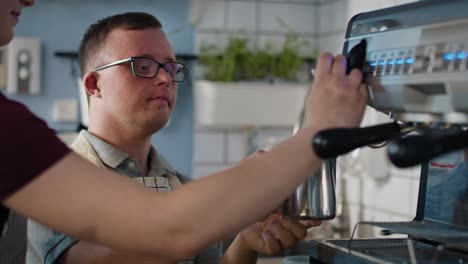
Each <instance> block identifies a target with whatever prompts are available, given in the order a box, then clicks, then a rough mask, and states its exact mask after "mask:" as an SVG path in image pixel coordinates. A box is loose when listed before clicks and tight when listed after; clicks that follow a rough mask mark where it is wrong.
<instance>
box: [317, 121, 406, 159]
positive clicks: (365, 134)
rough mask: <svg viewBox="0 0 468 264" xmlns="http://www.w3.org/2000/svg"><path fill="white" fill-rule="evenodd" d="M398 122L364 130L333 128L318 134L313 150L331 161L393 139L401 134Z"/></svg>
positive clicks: (322, 157)
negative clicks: (361, 148) (355, 150)
mask: <svg viewBox="0 0 468 264" xmlns="http://www.w3.org/2000/svg"><path fill="white" fill-rule="evenodd" d="M401 128H402V127H401V126H400V125H399V124H397V123H396V122H392V123H385V124H381V125H375V126H370V127H364V128H332V129H327V130H323V131H320V132H318V133H317V134H316V135H315V136H314V138H313V140H312V148H313V149H314V151H315V153H316V154H317V156H319V157H320V158H321V159H330V158H334V157H337V156H339V155H343V154H346V153H348V152H350V151H352V150H354V149H357V148H360V147H363V146H367V145H370V144H376V143H380V142H383V141H386V140H389V139H393V138H394V137H396V136H399V135H400V134H401Z"/></svg>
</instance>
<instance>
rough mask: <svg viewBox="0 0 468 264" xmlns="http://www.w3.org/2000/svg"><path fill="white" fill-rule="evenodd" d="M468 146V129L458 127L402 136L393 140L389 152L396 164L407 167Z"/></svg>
mask: <svg viewBox="0 0 468 264" xmlns="http://www.w3.org/2000/svg"><path fill="white" fill-rule="evenodd" d="M466 147H468V131H461V130H460V129H456V130H448V131H435V132H432V133H428V134H424V135H414V136H408V137H405V138H401V139H398V140H396V141H395V142H393V143H392V144H391V145H390V146H389V147H388V149H387V152H388V156H389V158H390V160H391V161H392V163H393V164H395V166H397V167H400V168H405V167H411V166H415V165H418V164H420V163H422V162H425V161H429V160H431V159H433V158H435V157H436V156H439V155H442V154H446V153H448V152H451V151H454V150H458V149H462V148H466Z"/></svg>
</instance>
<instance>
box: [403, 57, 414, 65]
mask: <svg viewBox="0 0 468 264" xmlns="http://www.w3.org/2000/svg"><path fill="white" fill-rule="evenodd" d="M413 62H414V59H413V58H406V60H405V63H407V64H411V63H413Z"/></svg>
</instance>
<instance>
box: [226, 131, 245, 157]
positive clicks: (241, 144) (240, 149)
mask: <svg viewBox="0 0 468 264" xmlns="http://www.w3.org/2000/svg"><path fill="white" fill-rule="evenodd" d="M247 144H248V142H247V137H246V135H245V133H242V132H237V131H232V132H229V133H227V146H226V147H227V150H226V151H227V162H228V163H229V164H233V163H237V162H239V161H240V160H241V159H243V158H244V157H245V156H246V155H247V150H248V145H247Z"/></svg>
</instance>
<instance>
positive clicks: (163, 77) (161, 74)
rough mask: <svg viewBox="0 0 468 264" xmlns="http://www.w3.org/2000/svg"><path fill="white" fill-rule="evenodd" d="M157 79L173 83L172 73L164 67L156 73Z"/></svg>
mask: <svg viewBox="0 0 468 264" xmlns="http://www.w3.org/2000/svg"><path fill="white" fill-rule="evenodd" d="M156 79H157V80H159V81H162V82H164V83H168V84H170V83H172V77H171V75H170V74H169V73H168V72H167V71H166V70H165V69H164V68H162V67H161V68H160V69H159V71H158V74H157V75H156Z"/></svg>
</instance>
